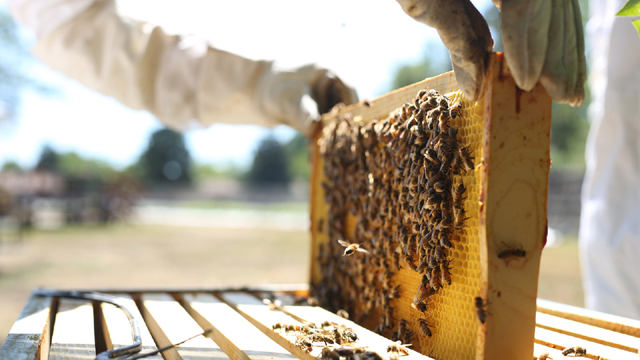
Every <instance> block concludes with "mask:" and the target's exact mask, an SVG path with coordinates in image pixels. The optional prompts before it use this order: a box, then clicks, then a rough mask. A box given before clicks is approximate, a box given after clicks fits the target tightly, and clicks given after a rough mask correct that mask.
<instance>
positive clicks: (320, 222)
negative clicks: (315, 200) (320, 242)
mask: <svg viewBox="0 0 640 360" xmlns="http://www.w3.org/2000/svg"><path fill="white" fill-rule="evenodd" d="M322 229H324V219H323V218H320V219H319V220H318V232H319V233H322Z"/></svg>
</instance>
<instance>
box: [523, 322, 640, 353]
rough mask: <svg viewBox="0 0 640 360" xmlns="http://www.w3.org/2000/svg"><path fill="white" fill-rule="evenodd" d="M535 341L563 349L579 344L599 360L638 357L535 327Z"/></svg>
mask: <svg viewBox="0 0 640 360" xmlns="http://www.w3.org/2000/svg"><path fill="white" fill-rule="evenodd" d="M535 342H536V343H538V344H541V345H545V346H548V347H553V348H555V349H558V350H564V349H565V348H570V347H574V346H581V347H583V348H586V349H587V357H588V358H590V359H595V360H597V359H601V360H613V359H615V360H624V359H636V360H637V359H638V354H637V353H633V352H628V351H623V350H620V349H614V348H611V347H608V346H605V345H602V344H598V343H595V342H591V341H588V340H585V339H581V338H578V337H574V336H570V335H565V334H560V333H558V332H555V331H551V330H547V329H542V328H539V327H536V332H535Z"/></svg>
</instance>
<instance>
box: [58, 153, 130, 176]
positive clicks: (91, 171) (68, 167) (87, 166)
mask: <svg viewBox="0 0 640 360" xmlns="http://www.w3.org/2000/svg"><path fill="white" fill-rule="evenodd" d="M58 164H59V168H60V172H61V173H62V174H63V175H65V176H66V177H96V178H99V179H102V180H107V179H110V178H113V177H115V176H116V175H118V173H119V172H118V171H117V170H115V169H114V168H113V167H111V166H110V165H109V164H107V163H105V162H103V161H100V160H94V159H86V158H83V157H82V156H80V155H78V154H76V153H75V152H69V153H62V154H59V155H58Z"/></svg>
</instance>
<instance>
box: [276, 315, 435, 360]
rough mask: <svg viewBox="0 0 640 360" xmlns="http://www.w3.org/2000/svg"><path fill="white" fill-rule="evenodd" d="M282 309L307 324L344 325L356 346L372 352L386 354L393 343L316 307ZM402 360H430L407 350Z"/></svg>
mask: <svg viewBox="0 0 640 360" xmlns="http://www.w3.org/2000/svg"><path fill="white" fill-rule="evenodd" d="M284 308H285V310H286V311H288V312H289V313H291V314H292V315H295V316H296V317H298V318H300V319H304V320H305V321H308V322H313V323H316V324H319V323H321V322H323V321H325V320H328V321H331V322H335V323H337V324H345V325H347V326H348V327H350V328H352V329H353V330H354V331H355V333H356V334H358V338H359V340H358V342H357V343H356V345H358V346H367V347H369V349H371V350H372V351H376V352H377V353H379V354H386V353H387V346H389V345H391V344H393V343H394V342H393V341H391V340H389V339H387V338H385V337H383V336H380V335H378V334H376V333H374V332H372V331H370V330H367V329H365V328H363V327H362V326H360V325H358V324H356V323H354V322H353V321H349V320H347V319H343V318H341V317H339V316H338V315H336V314H334V313H332V312H330V311H327V310H325V309H323V308H321V307H318V306H285V307H284ZM402 359H406V360H413V359H415V360H428V359H431V358H430V357H427V356H424V355H421V354H419V353H417V352H415V351H413V350H411V349H409V356H403V357H402Z"/></svg>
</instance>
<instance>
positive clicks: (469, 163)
mask: <svg viewBox="0 0 640 360" xmlns="http://www.w3.org/2000/svg"><path fill="white" fill-rule="evenodd" d="M458 153H460V158H461V159H462V165H463V166H464V169H465V170H467V171H471V170H473V169H474V165H473V157H471V154H469V149H467V147H466V146H463V147H461V148H459V149H458Z"/></svg>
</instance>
